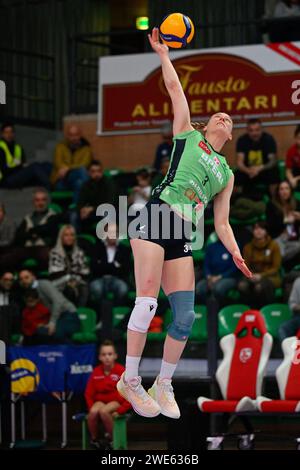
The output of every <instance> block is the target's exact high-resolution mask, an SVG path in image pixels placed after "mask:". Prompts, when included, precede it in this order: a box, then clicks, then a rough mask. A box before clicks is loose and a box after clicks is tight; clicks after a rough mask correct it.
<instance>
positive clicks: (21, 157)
mask: <svg viewBox="0 0 300 470" xmlns="http://www.w3.org/2000/svg"><path fill="white" fill-rule="evenodd" d="M25 161H26V157H25V152H24V149H23V147H21V145H20V144H17V143H16V141H15V129H14V126H13V125H12V124H11V123H5V124H3V125H2V127H1V139H0V184H1V186H2V187H4V188H23V187H25V186H43V187H44V188H50V183H49V174H50V171H51V165H50V164H48V163H39V162H34V163H30V164H27V165H26V164H25Z"/></svg>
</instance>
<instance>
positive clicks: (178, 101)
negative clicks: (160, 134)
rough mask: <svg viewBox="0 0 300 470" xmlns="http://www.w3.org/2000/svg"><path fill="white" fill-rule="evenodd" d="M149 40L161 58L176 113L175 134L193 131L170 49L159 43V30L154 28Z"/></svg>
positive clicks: (174, 121) (164, 77)
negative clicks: (170, 55)
mask: <svg viewBox="0 0 300 470" xmlns="http://www.w3.org/2000/svg"><path fill="white" fill-rule="evenodd" d="M148 38H149V42H150V44H151V46H152V49H153V50H154V51H155V52H156V53H157V54H158V55H159V57H160V60H161V66H162V73H163V79H164V83H165V85H166V88H167V90H168V93H169V95H170V98H171V101H172V105H173V112H174V120H173V134H174V135H176V134H179V133H180V132H185V131H189V130H193V127H192V125H191V117H190V110H189V105H188V102H187V99H186V97H185V94H184V91H183V89H182V86H181V83H180V80H179V78H178V75H177V73H176V70H175V68H174V66H173V64H172V62H171V60H170V57H169V48H168V47H167V46H166V45H165V44H161V43H160V42H159V34H158V28H153V30H152V35H150V34H148Z"/></svg>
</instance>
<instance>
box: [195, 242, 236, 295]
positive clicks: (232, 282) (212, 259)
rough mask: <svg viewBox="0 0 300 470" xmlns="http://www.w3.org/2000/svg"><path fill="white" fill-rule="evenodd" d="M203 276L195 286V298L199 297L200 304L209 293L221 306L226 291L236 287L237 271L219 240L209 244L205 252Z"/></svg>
mask: <svg viewBox="0 0 300 470" xmlns="http://www.w3.org/2000/svg"><path fill="white" fill-rule="evenodd" d="M204 276H205V279H202V280H201V281H199V282H198V283H197V284H196V296H199V301H200V303H203V302H206V299H207V295H208V294H209V293H210V292H211V293H212V294H213V295H215V296H216V298H217V299H218V300H219V302H220V304H223V303H224V300H225V297H226V295H227V293H228V291H229V290H230V289H234V288H235V287H236V285H237V279H238V269H237V267H236V265H235V264H234V262H233V260H232V256H231V255H230V253H229V252H228V250H226V248H225V247H224V245H223V243H222V242H221V241H219V240H218V241H216V242H215V243H211V244H209V245H208V247H207V248H206V250H205V258H204Z"/></svg>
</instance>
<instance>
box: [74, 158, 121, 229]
mask: <svg viewBox="0 0 300 470" xmlns="http://www.w3.org/2000/svg"><path fill="white" fill-rule="evenodd" d="M115 202H116V188H115V185H114V182H113V180H112V179H111V178H109V177H108V176H105V175H104V174H103V167H102V163H101V162H99V161H98V160H93V161H92V162H91V164H90V166H89V180H88V181H86V182H85V183H84V184H83V185H82V187H81V190H80V193H79V199H78V204H77V213H76V220H75V219H73V220H72V223H73V224H75V226H77V227H78V228H80V229H81V231H84V232H86V231H89V228H90V227H91V225H92V224H93V223H96V222H98V221H99V217H98V218H96V209H97V207H98V206H99V205H100V204H104V203H110V204H115Z"/></svg>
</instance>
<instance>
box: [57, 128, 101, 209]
mask: <svg viewBox="0 0 300 470" xmlns="http://www.w3.org/2000/svg"><path fill="white" fill-rule="evenodd" d="M91 160H92V149H91V147H90V144H89V142H88V141H87V140H86V139H84V138H83V137H82V135H81V131H80V129H79V127H77V126H70V127H69V128H68V129H67V132H66V139H65V140H64V141H63V142H61V143H59V144H57V146H56V149H55V154H54V168H53V172H52V175H51V182H52V183H53V184H54V185H55V188H56V189H57V190H58V191H64V190H70V191H73V193H74V199H73V200H74V202H77V200H78V195H79V191H80V188H81V186H82V184H83V183H84V182H85V181H86V180H87V179H88V173H87V168H88V166H89V164H90V162H91Z"/></svg>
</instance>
